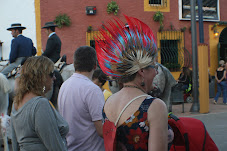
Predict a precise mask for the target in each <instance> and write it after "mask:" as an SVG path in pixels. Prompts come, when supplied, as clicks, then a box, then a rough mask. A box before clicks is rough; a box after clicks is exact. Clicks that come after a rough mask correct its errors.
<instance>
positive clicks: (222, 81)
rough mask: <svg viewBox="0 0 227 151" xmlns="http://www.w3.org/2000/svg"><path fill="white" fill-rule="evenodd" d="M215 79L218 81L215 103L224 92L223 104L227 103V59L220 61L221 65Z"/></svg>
mask: <svg viewBox="0 0 227 151" xmlns="http://www.w3.org/2000/svg"><path fill="white" fill-rule="evenodd" d="M215 79H216V81H217V93H216V96H215V97H214V104H217V102H218V98H219V96H220V95H221V93H222V94H223V104H227V100H226V99H227V92H226V91H227V84H226V70H225V61H224V60H220V61H219V67H218V68H217V70H216V73H215Z"/></svg>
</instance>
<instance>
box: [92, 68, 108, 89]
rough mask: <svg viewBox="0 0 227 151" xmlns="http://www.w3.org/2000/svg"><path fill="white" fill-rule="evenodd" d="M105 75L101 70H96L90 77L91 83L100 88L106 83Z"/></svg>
mask: <svg viewBox="0 0 227 151" xmlns="http://www.w3.org/2000/svg"><path fill="white" fill-rule="evenodd" d="M106 80H107V75H106V74H105V73H104V72H102V70H101V69H96V70H95V71H94V73H93V75H92V81H93V82H94V83H95V84H96V85H98V86H99V87H100V88H102V86H103V85H104V84H105V83H106Z"/></svg>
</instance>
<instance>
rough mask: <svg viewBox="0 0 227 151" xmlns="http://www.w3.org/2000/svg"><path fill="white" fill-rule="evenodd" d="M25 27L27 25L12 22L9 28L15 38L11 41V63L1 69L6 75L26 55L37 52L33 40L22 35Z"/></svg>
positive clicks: (32, 54)
mask: <svg viewBox="0 0 227 151" xmlns="http://www.w3.org/2000/svg"><path fill="white" fill-rule="evenodd" d="M24 29H26V27H23V26H21V24H19V23H14V24H11V27H9V28H7V30H9V31H11V34H12V36H13V37H14V39H13V40H12V42H11V51H10V55H9V65H8V66H6V67H5V68H4V69H3V70H2V71H1V73H2V74H4V75H5V76H6V77H7V76H8V74H9V73H10V72H11V71H12V70H13V69H14V68H16V67H17V66H18V65H20V64H21V61H22V60H23V59H24V58H25V57H30V56H34V55H35V54H36V48H35V47H34V46H33V42H32V40H31V39H30V38H27V37H25V36H23V35H22V30H24Z"/></svg>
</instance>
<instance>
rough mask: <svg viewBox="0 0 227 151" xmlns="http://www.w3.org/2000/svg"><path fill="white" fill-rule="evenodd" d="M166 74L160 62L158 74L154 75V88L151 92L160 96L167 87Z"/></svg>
mask: <svg viewBox="0 0 227 151" xmlns="http://www.w3.org/2000/svg"><path fill="white" fill-rule="evenodd" d="M165 83H166V79H165V74H164V72H163V68H162V66H161V65H160V64H158V74H157V75H156V76H155V77H154V80H153V87H154V89H153V90H152V91H151V92H150V94H151V95H152V96H155V97H160V96H161V94H162V92H163V91H164V89H165Z"/></svg>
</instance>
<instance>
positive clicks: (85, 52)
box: [74, 46, 97, 72]
mask: <svg viewBox="0 0 227 151" xmlns="http://www.w3.org/2000/svg"><path fill="white" fill-rule="evenodd" d="M96 64H97V57H96V52H95V49H94V48H93V47H90V46H81V47H79V48H78V49H77V50H76V51H75V53H74V68H75V71H80V72H91V71H92V69H93V68H94V67H95V66H96Z"/></svg>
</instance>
